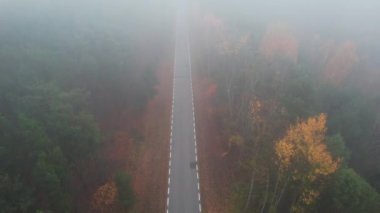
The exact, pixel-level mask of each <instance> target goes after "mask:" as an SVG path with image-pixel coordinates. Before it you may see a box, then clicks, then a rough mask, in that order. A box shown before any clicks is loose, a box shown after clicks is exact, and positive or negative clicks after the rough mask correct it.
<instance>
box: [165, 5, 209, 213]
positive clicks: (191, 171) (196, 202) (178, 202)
mask: <svg viewBox="0 0 380 213" xmlns="http://www.w3.org/2000/svg"><path fill="white" fill-rule="evenodd" d="M184 11H185V7H183V6H182V7H180V9H179V10H178V15H177V24H176V44H175V59H174V60H175V61H174V76H173V103H172V118H171V122H172V124H171V127H172V128H171V139H170V157H169V179H168V197H167V212H169V213H198V212H201V208H202V207H201V202H200V200H201V197H200V191H199V174H198V163H197V161H198V158H197V145H196V132H195V117H194V104H193V88H192V76H191V62H190V61H191V59H190V47H189V39H188V29H187V26H188V24H187V19H186V13H185V12H184Z"/></svg>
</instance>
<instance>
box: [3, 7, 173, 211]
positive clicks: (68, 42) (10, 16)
mask: <svg viewBox="0 0 380 213" xmlns="http://www.w3.org/2000/svg"><path fill="white" fill-rule="evenodd" d="M169 3H170V1H168V2H167V3H166V4H160V3H159V2H150V3H148V2H137V1H114V2H112V3H110V2H108V1H62V2H61V1H45V0H38V1H13V0H12V1H1V3H0V212H7V213H8V212H87V211H88V212H94V211H95V212H96V211H99V212H104V211H107V212H110V211H116V212H125V211H126V210H128V209H129V208H131V205H133V202H134V200H135V196H134V192H133V189H132V188H131V183H130V179H131V178H130V174H129V173H128V171H127V170H125V169H124V168H123V167H122V166H115V165H112V166H111V165H109V162H108V161H107V159H106V158H105V157H104V155H103V154H102V153H103V151H104V149H105V147H106V143H105V142H107V141H109V140H110V135H111V134H112V131H114V129H110V128H105V127H104V126H106V125H103V124H104V123H106V122H108V120H110V119H112V118H114V117H118V116H119V115H120V114H121V113H122V112H123V111H126V110H129V111H130V112H132V113H134V114H137V115H139V114H142V113H143V112H144V109H145V107H146V105H147V102H148V101H149V100H150V99H151V98H152V97H153V96H154V95H155V90H154V88H155V85H156V84H157V79H156V74H155V70H156V69H157V66H158V65H159V63H160V61H159V60H161V58H160V57H159V56H160V54H161V52H162V49H164V48H165V45H167V44H168V42H169V41H170V40H169V39H170V36H171V30H172V29H171V27H172V26H171V22H172V19H173V17H172V14H171V13H172V12H171V11H169V10H171V9H172V7H171V6H170V4H169ZM146 14H150V16H146ZM157 17H160V18H157ZM143 24H144V27H141V25H143ZM136 137H137V136H136ZM141 140H143V139H141ZM110 179H111V181H109V180H110ZM114 200H116V201H114ZM112 202H116V204H115V205H113V206H112V208H113V209H112V208H111V205H110V203H112Z"/></svg>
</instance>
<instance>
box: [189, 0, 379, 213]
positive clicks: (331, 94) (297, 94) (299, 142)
mask: <svg viewBox="0 0 380 213" xmlns="http://www.w3.org/2000/svg"><path fill="white" fill-rule="evenodd" d="M295 2H296V3H295ZM277 3H279V2H277ZM292 3H295V4H292ZM314 3H315V2H310V3H305V2H304V1H290V2H289V5H287V4H285V3H282V4H280V3H279V4H278V5H277V4H275V3H273V2H271V3H270V1H268V3H265V2H263V1H261V2H260V1H233V2H231V1H212V0H209V1H196V2H194V3H193V5H192V8H191V11H192V29H191V32H192V34H191V38H192V41H191V42H192V47H193V48H192V50H193V52H192V57H193V63H194V72H195V75H196V76H198V77H197V78H196V79H198V81H202V83H200V85H201V86H203V87H202V88H201V89H200V90H201V91H207V92H204V93H207V94H204V93H202V92H198V94H197V93H196V96H198V99H199V100H201V101H200V103H198V112H201V111H202V110H203V111H205V113H203V114H202V115H199V117H200V118H198V120H202V119H203V120H202V121H199V124H200V125H202V122H208V123H212V121H205V120H207V119H204V118H202V116H203V117H205V116H209V117H208V118H211V119H213V120H214V126H216V131H211V130H206V132H213V134H215V135H217V136H215V137H210V136H208V137H207V136H206V138H208V139H205V140H202V141H200V142H199V143H200V144H201V146H203V145H202V143H206V144H209V145H205V146H206V147H207V146H209V147H211V148H209V150H205V151H204V152H203V153H204V155H208V157H204V158H202V156H201V161H200V164H201V171H200V173H201V176H202V177H203V179H202V178H201V180H203V182H202V183H203V187H204V189H203V192H207V194H208V195H209V198H205V201H204V206H205V209H206V210H208V211H210V212H342V213H343V212H345V213H346V212H378V211H379V209H380V196H379V192H380V167H379V164H378V162H379V160H380V159H379V156H380V140H379V136H380V110H379V109H380V93H379V91H380V64H379V61H380V52H379V50H380V42H379V39H378V38H379V36H380V31H379V28H378V27H377V25H376V22H378V21H379V17H378V16H377V15H376V11H378V9H379V7H376V6H377V5H376V4H373V5H371V6H369V5H362V7H358V6H357V4H356V5H355V4H352V5H351V4H350V3H349V2H347V4H346V2H341V3H340V4H335V3H334V2H331V4H330V3H327V2H324V3H325V6H326V7H323V8H321V7H317V6H320V5H321V4H317V3H315V4H314ZM372 3H373V2H372ZM322 5H323V4H322ZM337 11H339V12H337ZM353 14H354V15H353ZM376 18H377V19H376ZM202 96H207V97H206V98H205V97H202ZM205 100H209V102H210V106H209V107H208V108H205V107H204V106H205V103H204V102H205ZM209 126H212V125H209ZM198 128H199V129H200V130H202V128H203V127H202V126H201V127H199V126H198ZM206 128H207V126H206ZM205 134H207V133H205ZM200 137H202V135H201V136H200ZM215 150H221V151H220V152H219V153H217V154H214V155H213V154H212V153H214V152H216V151H215ZM201 154H202V150H201ZM202 159H205V160H204V161H202ZM210 162H211V163H210ZM202 164H203V165H204V167H203V168H204V169H203V170H202ZM212 192H214V193H213V194H214V195H211V193H212ZM226 192H227V193H226Z"/></svg>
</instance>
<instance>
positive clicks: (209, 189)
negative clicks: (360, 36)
mask: <svg viewBox="0 0 380 213" xmlns="http://www.w3.org/2000/svg"><path fill="white" fill-rule="evenodd" d="M193 76H194V81H193V82H194V85H193V88H194V99H195V100H194V101H195V111H196V113H195V119H196V127H197V143H198V147H199V148H198V150H199V156H198V157H199V167H200V172H199V173H200V184H201V194H202V207H203V208H202V209H203V212H208V213H214V212H215V213H224V212H228V211H229V209H230V206H229V205H230V203H231V201H230V200H229V199H230V196H229V195H230V194H231V187H230V185H231V184H230V183H231V181H230V175H229V171H228V170H229V169H228V168H229V166H228V165H229V163H228V160H227V159H226V158H225V157H224V153H225V152H226V151H227V150H228V148H227V147H226V146H225V143H223V141H222V138H221V135H222V134H220V132H219V131H220V129H221V128H220V126H219V124H218V120H217V113H216V110H215V107H214V106H213V100H214V98H215V95H216V90H217V86H216V84H215V83H213V82H211V81H210V80H208V79H207V78H205V77H204V76H201V74H199V73H195V74H193Z"/></svg>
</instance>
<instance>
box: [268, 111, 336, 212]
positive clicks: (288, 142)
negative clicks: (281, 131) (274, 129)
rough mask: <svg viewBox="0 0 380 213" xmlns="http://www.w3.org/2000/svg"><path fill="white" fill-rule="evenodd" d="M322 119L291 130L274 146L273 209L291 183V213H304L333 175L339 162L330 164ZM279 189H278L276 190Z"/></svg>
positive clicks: (323, 116)
mask: <svg viewBox="0 0 380 213" xmlns="http://www.w3.org/2000/svg"><path fill="white" fill-rule="evenodd" d="M326 119H327V117H326V115H325V114H320V115H318V116H315V117H310V118H308V119H307V120H306V121H300V122H298V123H297V124H296V125H294V126H291V127H290V128H289V129H288V131H287V132H286V135H285V136H284V137H283V138H282V139H280V140H279V141H278V142H277V143H276V145H275V153H276V157H277V163H278V166H279V180H278V185H281V186H282V187H278V190H277V189H276V190H277V194H276V193H275V195H274V196H275V197H276V199H275V200H276V202H275V205H274V207H275V208H277V205H278V203H279V201H280V199H281V197H282V195H283V193H284V192H285V191H286V187H287V186H288V183H289V182H290V183H292V190H289V191H291V192H288V193H289V196H291V197H292V200H293V202H292V206H291V209H292V212H307V211H308V209H310V208H311V207H312V206H313V204H314V203H315V201H316V199H317V198H318V196H319V194H320V192H321V190H322V187H323V185H324V183H325V182H326V180H327V178H328V177H329V175H330V174H332V173H334V172H335V171H336V170H337V169H338V167H339V164H340V160H339V159H338V160H334V159H333V158H332V156H331V155H330V153H329V152H328V150H327V147H326V144H325V140H326ZM280 188H281V189H280Z"/></svg>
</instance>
